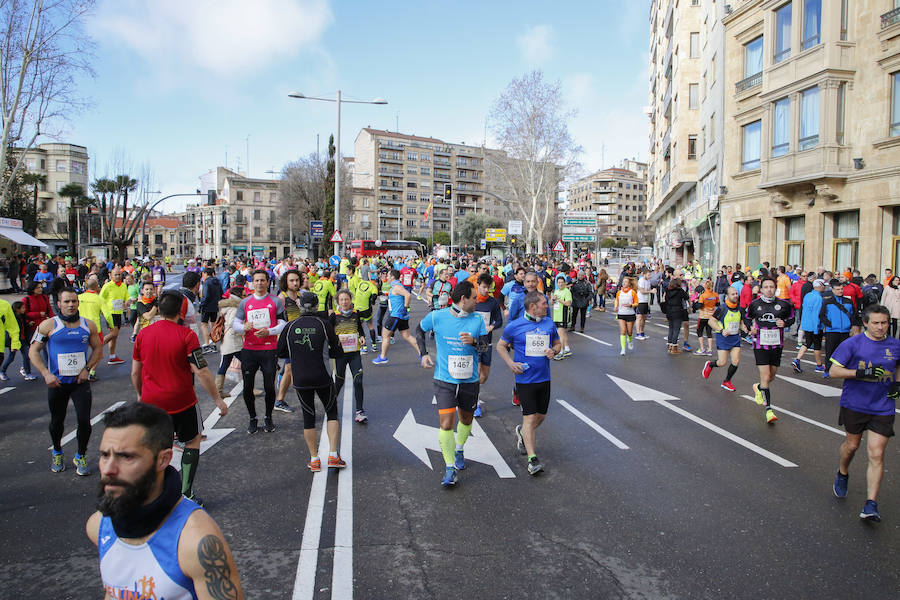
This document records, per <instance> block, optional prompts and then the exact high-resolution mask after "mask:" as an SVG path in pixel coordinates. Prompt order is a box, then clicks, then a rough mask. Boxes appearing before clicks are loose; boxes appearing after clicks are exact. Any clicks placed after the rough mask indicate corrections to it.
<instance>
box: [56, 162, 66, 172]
mask: <svg viewBox="0 0 900 600" xmlns="http://www.w3.org/2000/svg"><path fill="white" fill-rule="evenodd" d="M56 170H57V171H59V172H62V173H64V172H65V170H66V161H64V160H58V161H56Z"/></svg>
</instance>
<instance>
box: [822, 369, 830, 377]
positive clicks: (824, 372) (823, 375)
mask: <svg viewBox="0 0 900 600" xmlns="http://www.w3.org/2000/svg"><path fill="white" fill-rule="evenodd" d="M822 379H831V375H829V374H828V371H825V370H823V371H822Z"/></svg>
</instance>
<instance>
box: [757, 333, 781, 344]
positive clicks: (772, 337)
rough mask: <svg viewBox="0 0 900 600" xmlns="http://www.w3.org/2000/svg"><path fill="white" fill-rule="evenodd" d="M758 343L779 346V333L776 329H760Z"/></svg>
mask: <svg viewBox="0 0 900 600" xmlns="http://www.w3.org/2000/svg"><path fill="white" fill-rule="evenodd" d="M759 343H760V345H761V346H780V345H781V333H780V332H779V330H778V329H760V330H759Z"/></svg>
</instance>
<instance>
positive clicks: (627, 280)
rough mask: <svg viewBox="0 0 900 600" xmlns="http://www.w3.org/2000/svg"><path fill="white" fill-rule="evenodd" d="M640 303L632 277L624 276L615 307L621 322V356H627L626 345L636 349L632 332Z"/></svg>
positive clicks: (630, 348) (618, 319)
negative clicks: (632, 285) (636, 308)
mask: <svg viewBox="0 0 900 600" xmlns="http://www.w3.org/2000/svg"><path fill="white" fill-rule="evenodd" d="M637 305H638V295H637V292H635V291H634V290H633V289H632V287H631V277H623V278H622V287H621V288H620V289H619V291H617V292H616V301H615V303H614V304H613V308H614V309H615V311H616V321H618V323H619V345H620V346H621V347H622V350H621V352H619V355H620V356H625V346H626V344H627V346H628V349H629V350H634V342H633V341H632V334H633V332H634V322H635V319H636V316H635V314H634V313H635V311H634V309H635V306H637Z"/></svg>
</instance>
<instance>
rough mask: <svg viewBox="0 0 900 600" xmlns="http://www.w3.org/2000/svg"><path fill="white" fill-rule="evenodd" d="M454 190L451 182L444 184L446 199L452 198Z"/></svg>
mask: <svg viewBox="0 0 900 600" xmlns="http://www.w3.org/2000/svg"><path fill="white" fill-rule="evenodd" d="M452 192H453V186H451V185H450V184H449V183H445V184H444V200H450V198H451V197H452V196H453V194H452Z"/></svg>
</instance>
